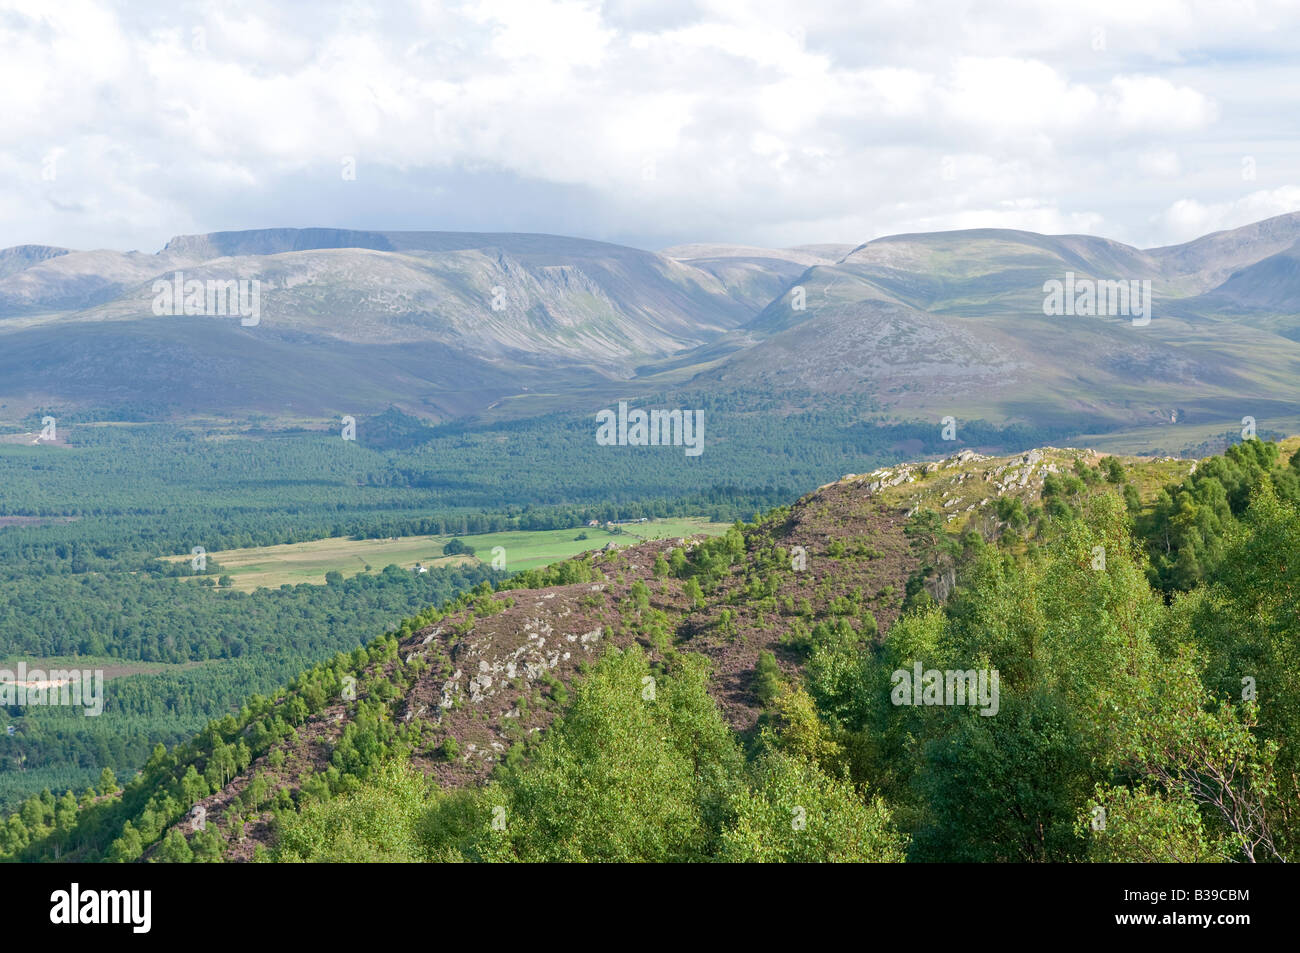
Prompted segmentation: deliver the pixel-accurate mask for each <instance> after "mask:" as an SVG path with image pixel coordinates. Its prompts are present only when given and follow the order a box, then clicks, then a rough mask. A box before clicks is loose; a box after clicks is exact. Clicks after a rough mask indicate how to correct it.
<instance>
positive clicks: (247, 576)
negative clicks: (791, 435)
mask: <svg viewBox="0 0 1300 953" xmlns="http://www.w3.org/2000/svg"><path fill="white" fill-rule="evenodd" d="M728 525H730V524H727V523H714V522H710V521H708V520H706V519H703V518H685V519H661V520H651V521H649V522H647V523H630V524H627V525H624V526H620V527H617V530H619V531H610V530H608V529H606V528H605V527H604V526H598V527H591V526H583V527H573V528H570V529H556V530H518V531H511V532H503V533H481V534H477V535H467V536H461V537H458V538H459V539H462V540H463V541H464V542H465V543H466V545H468V546H471V547H473V549H474V551H475V554H474V555H473V556H464V555H460V556H444V555H443V553H442V548H443V546H445V545H446V544H447V542H448V541H450V540H451V539H453V538H457V537H452V536H402V537H398V538H396V539H392V538H389V539H352V538H350V537H333V538H329V539H318V540H312V541H311V542H306V543H291V544H287V545H282V546H259V547H253V548H249V549H228V550H224V551H221V552H211V553H208V569H209V575H211V574H215V573H217V572H219V573H220V574H221V575H228V576H230V577H231V579H233V580H234V586H233V588H235V589H237V590H239V591H241V592H252V591H254V590H256V589H258V588H260V587H265V588H268V589H274V588H278V587H279V586H282V585H286V584H287V585H297V584H299V583H304V582H305V583H313V584H323V583H324V582H325V574H326V573H328V572H340V573H342V574H343V575H344V576H345V577H347V576H355V575H358V574H359V573H363V572H366V571H367V567H369V571H370V572H376V573H377V572H382V571H383V569H384V567H385V566H389V565H398V566H401V567H402V568H403V569H412V568H414V567H415V565H416V564H417V563H419V564H421V565H423V566H426V567H429V568H433V567H437V566H453V565H457V564H461V563H473V562H480V561H481V562H483V563H485V564H489V565H490V564H491V562H492V556H493V552H492V551H493V549H494V548H495V547H497V546H500V547H502V549H504V550H505V553H504V556H505V568H506V570H507V571H509V572H517V571H520V570H524V569H538V568H540V567H542V566H548V565H550V564H551V563H554V562H558V561H560V560H562V559H569V558H570V557H572V556H576V555H578V554H580V553H585V552H590V551H591V550H595V549H601V548H603V547H604V546H605V545H606V544H608V543H610V542H613V543H616V544H618V545H623V546H626V545H632V544H633V543H639V542H643V541H645V540H648V539H667V538H669V537H675V536H692V535H696V534H701V533H702V534H704V535H706V536H717V535H720V534H721V533H723V532H725V531H726V529H727V527H728ZM584 534H585V538H581V539H580V538H578V537H580V536H583V535H584ZM166 558H167V560H168V561H169V562H185V561H188V560H189V558H190V557H188V556H169V557H166ZM216 567H219V569H217V568H216Z"/></svg>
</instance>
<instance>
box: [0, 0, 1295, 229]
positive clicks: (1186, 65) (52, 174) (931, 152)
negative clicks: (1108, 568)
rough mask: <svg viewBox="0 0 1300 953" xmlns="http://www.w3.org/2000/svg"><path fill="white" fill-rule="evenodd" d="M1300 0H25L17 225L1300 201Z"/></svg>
mask: <svg viewBox="0 0 1300 953" xmlns="http://www.w3.org/2000/svg"><path fill="white" fill-rule="evenodd" d="M1297 51H1300V0H1297V2H1269V0H1257V2H1235V0H1226V2H1195V0H1192V2H1181V0H1088V2H1071V3H1057V2H1052V0H985V2H962V0H950V2H948V0H934V2H902V0H852V2H837V0H828V2H820V0H797V2H796V0H787V2H779V3H778V2H768V0H734V2H733V0H718V2H710V0H609V2H604V3H600V2H591V0H466V2H432V0H427V2H409V3H406V2H386V3H345V2H331V0H323V2H293V0H273V2H267V0H262V2H257V3H241V2H223V3H206V2H179V3H178V2H175V0H167V2H153V0H137V2H131V3H109V2H102V0H101V2H93V0H58V2H50V0H36V2H29V0H0V89H3V90H4V95H3V97H0V183H3V184H0V247H7V246H11V245H17V244H26V243H38V244H51V245H59V246H65V247H71V248H114V249H119V250H129V249H138V250H140V251H146V252H153V251H157V250H158V249H159V248H161V247H162V245H163V244H164V243H165V242H166V241H167V240H168V239H169V238H170V237H172V236H173V235H178V234H193V233H202V232H209V231H221V230H228V229H244V228H263V227H281V226H300V227H305V226H337V227H347V228H373V229H404V228H409V229H436V230H470V231H528V232H550V233H556V234H564V235H576V236H582V237H586V238H596V239H603V240H606V241H614V242H622V243H625V244H629V245H635V246H638V247H642V248H651V249H657V248H663V247H666V246H669V245H674V244H679V243H687V242H734V243H739V244H749V245H761V246H771V247H788V246H793V245H799V244H808V243H821V242H835V243H853V244H857V243H860V242H864V241H868V240H870V239H872V238H876V237H879V236H881V235H889V234H897V233H901V232H914V231H933V230H941V229H952V228H973V227H1007V228H1024V229H1030V230H1033V231H1039V232H1046V233H1086V234H1095V235H1104V236H1106V237H1108V238H1112V239H1116V240H1119V241H1123V242H1128V243H1130V244H1134V245H1138V246H1140V247H1149V246H1153V245H1163V244H1172V243H1176V242H1180V241H1186V240H1189V239H1191V238H1195V237H1197V236H1199V235H1202V234H1205V233H1207V232H1210V231H1214V230H1217V229H1222V228H1231V227H1235V226H1238V225H1243V224H1247V223H1249V222H1252V221H1257V220H1259V219H1262V218H1267V217H1269V216H1272V215H1278V214H1282V213H1285V212H1290V211H1297V210H1300V129H1298V127H1300V109H1297V108H1296V96H1297V92H1298V91H1300V52H1297Z"/></svg>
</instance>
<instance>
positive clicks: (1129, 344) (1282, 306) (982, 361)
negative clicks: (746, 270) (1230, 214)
mask: <svg viewBox="0 0 1300 953" xmlns="http://www.w3.org/2000/svg"><path fill="white" fill-rule="evenodd" d="M1298 222H1300V218H1297V217H1296V216H1284V217H1283V218H1282V219H1277V220H1271V221H1270V223H1260V224H1259V225H1257V226H1250V227H1248V228H1246V229H1240V230H1237V232H1234V233H1224V234H1221V235H1219V236H1209V237H1208V238H1207V239H1205V240H1200V242H1201V243H1200V244H1197V243H1190V244H1189V245H1188V246H1177V247H1175V248H1170V249H1154V250H1150V251H1142V250H1139V249H1136V248H1131V247H1129V246H1126V245H1122V244H1120V243H1117V242H1111V241H1107V240H1105V239H1098V238H1091V237H1087V236H1043V235H1036V234H1033V233H1028V232H1017V231H1010V230H1002V229H978V230H970V231H959V232H945V233H937V234H925V235H900V236H892V237H889V238H882V239H877V240H875V241H872V242H868V243H867V244H865V245H862V246H860V247H858V248H856V249H854V250H853V251H852V252H850V253H849V254H847V255H845V256H844V257H843V258H842V259H841V260H840V261H838V262H835V263H833V264H816V265H813V266H811V267H810V268H808V269H807V270H806V271H805V272H804V273H803V274H802V275H800V276H799V277H798V278H797V279H796V280H795V281H794V282H793V286H792V288H791V290H790V292H789V293H787V294H784V295H782V296H781V297H779V298H777V299H775V300H774V301H772V303H771V304H769V305H768V306H767V307H766V308H765V309H764V310H763V312H762V313H761V314H759V315H758V316H757V317H756V318H755V319H754V320H753V321H751V322H750V323H749V324H747V325H746V326H745V327H743V328H740V329H738V330H736V331H734V332H731V333H730V334H728V335H726V336H724V337H722V338H720V339H719V340H718V341H716V342H713V343H711V344H709V345H706V346H705V347H704V348H701V349H699V351H697V352H695V355H696V357H697V359H698V360H699V362H700V365H701V366H702V367H705V368H706V369H704V370H702V372H701V374H700V376H699V377H698V378H697V380H696V383H697V384H701V385H709V384H712V385H725V386H732V387H741V386H746V387H748V386H760V387H767V388H772V389H775V390H780V389H783V388H808V389H811V390H813V391H821V392H824V393H827V394H836V393H846V392H865V393H870V394H873V395H880V396H881V398H882V399H883V400H884V401H885V402H886V403H887V404H888V406H890V407H891V408H893V409H895V410H896V411H898V412H902V413H905V414H908V415H923V416H932V417H934V418H936V419H938V418H939V417H942V416H946V415H953V416H954V417H957V418H958V419H972V418H986V419H999V420H1015V421H1032V422H1034V423H1037V424H1056V423H1060V422H1062V421H1068V420H1069V419H1071V418H1074V419H1076V420H1077V422H1078V432H1103V431H1108V430H1115V429H1121V428H1130V427H1140V426H1150V425H1152V424H1156V423H1158V422H1160V421H1164V422H1166V423H1173V422H1184V423H1186V422H1193V423H1205V422H1209V421H1213V420H1216V419H1221V420H1226V421H1229V422H1231V421H1233V420H1236V419H1239V418H1240V417H1241V416H1242V415H1243V414H1249V413H1252V412H1251V410H1250V408H1251V407H1256V408H1261V411H1260V412H1261V413H1270V414H1276V413H1278V412H1279V410H1281V411H1282V412H1283V413H1284V414H1285V413H1290V414H1294V413H1295V409H1292V410H1290V411H1288V410H1287V409H1286V408H1287V407H1288V406H1291V405H1294V404H1295V402H1296V401H1297V399H1300V389H1298V388H1297V386H1296V383H1295V382H1296V379H1297V377H1296V374H1297V372H1298V371H1300V347H1297V346H1296V341H1295V340H1293V339H1292V338H1293V337H1294V336H1295V334H1294V332H1293V330H1292V329H1295V328H1300V319H1298V318H1297V317H1296V310H1297V308H1296V306H1295V305H1294V304H1292V303H1291V302H1293V301H1294V300H1295V297H1294V295H1292V294H1291V293H1290V292H1289V291H1288V290H1287V289H1288V288H1289V285H1288V284H1287V283H1286V282H1287V280H1288V279H1287V276H1288V275H1290V269H1291V267H1292V264H1293V263H1292V260H1291V258H1290V257H1288V256H1289V254H1290V253H1289V252H1282V253H1281V254H1278V255H1274V256H1273V257H1269V258H1265V260H1264V261H1261V262H1259V263H1257V264H1254V265H1252V266H1251V267H1249V268H1247V269H1244V270H1243V271H1241V272H1240V273H1238V275H1237V276H1235V277H1234V278H1233V279H1230V280H1229V281H1228V282H1227V283H1225V284H1224V285H1223V286H1222V288H1221V289H1219V290H1216V291H1214V292H1213V293H1212V294H1207V295H1205V296H1202V297H1188V296H1187V295H1188V292H1189V291H1199V290H1203V289H1205V288H1206V287H1207V286H1208V285H1210V284H1212V283H1213V282H1215V281H1216V279H1217V277H1218V276H1219V275H1220V274H1221V272H1222V271H1223V270H1224V269H1225V268H1226V267H1228V266H1227V264H1225V263H1227V262H1233V263H1236V262H1239V261H1240V260H1241V259H1243V258H1246V257H1248V256H1250V255H1260V256H1264V255H1268V254H1270V253H1271V252H1272V251H1273V250H1274V248H1275V247H1276V245H1277V244H1278V243H1279V242H1281V241H1283V240H1285V238H1286V236H1288V235H1291V234H1293V233H1295V232H1296V230H1297V228H1298V227H1300V225H1298V224H1297V223H1298ZM1210 239H1212V240H1210ZM1192 246H1195V247H1192ZM1288 247H1289V246H1288ZM1193 266H1197V267H1204V268H1205V269H1207V272H1206V273H1205V274H1201V273H1198V275H1199V277H1197V279H1196V280H1195V281H1191V280H1189V278H1188V274H1187V272H1186V269H1187V268H1189V267H1193ZM1067 274H1073V275H1074V279H1072V280H1075V281H1078V282H1080V285H1082V284H1083V283H1085V282H1089V281H1131V280H1138V281H1141V280H1146V281H1149V282H1150V288H1151V301H1150V302H1147V303H1145V304H1144V305H1143V307H1142V308H1141V309H1139V308H1136V307H1132V306H1130V311H1128V312H1125V313H1119V314H1101V315H1097V316H1092V315H1077V316H1075V315H1046V314H1044V304H1045V299H1046V295H1045V293H1044V287H1045V283H1046V282H1049V281H1052V280H1055V281H1058V282H1062V283H1064V282H1065V281H1066V280H1067ZM796 293H798V294H799V297H798V298H796ZM1228 305H1231V308H1232V310H1234V311H1235V312H1236V313H1235V314H1234V315H1232V316H1229V315H1226V314H1223V313H1221V312H1223V311H1224V310H1225V307H1226V306H1228ZM1248 308H1253V309H1256V311H1257V312H1258V311H1259V310H1260V309H1264V310H1265V311H1266V313H1267V314H1268V316H1269V318H1270V319H1269V320H1246V321H1243V320H1241V312H1242V310H1243V309H1248ZM1279 311H1285V312H1287V313H1286V314H1285V315H1283V316H1281V317H1278V316H1277V315H1278V313H1279ZM678 363H679V364H680V363H681V359H679V360H678ZM1264 408H1266V410H1265V409H1264Z"/></svg>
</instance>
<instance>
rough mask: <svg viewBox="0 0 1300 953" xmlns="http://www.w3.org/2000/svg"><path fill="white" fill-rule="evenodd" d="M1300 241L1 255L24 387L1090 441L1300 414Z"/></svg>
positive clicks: (278, 405) (369, 245)
mask: <svg viewBox="0 0 1300 953" xmlns="http://www.w3.org/2000/svg"><path fill="white" fill-rule="evenodd" d="M1298 242H1300V214H1294V215H1286V216H1280V217H1278V218H1275V219H1270V220H1268V221H1265V222H1259V223H1256V224H1254V225H1250V226H1246V227H1244V228H1240V229H1235V230H1232V231H1228V232H1220V233H1216V234H1214V235H1208V236H1205V237H1204V238H1201V239H1197V240H1196V241H1193V242H1188V243H1185V244H1183V245H1178V246H1170V247H1166V248H1155V249H1147V250H1142V249H1137V248H1133V247H1130V246H1127V245H1123V244H1121V243H1118V242H1113V241H1109V240H1106V239H1103V238H1095V237H1089V236H1080V235H1064V236H1045V235H1038V234H1034V233H1031V232H1024V231H1015V230H1009V229H974V230H966V231H955V232H942V233H932V234H913V235H897V236H890V237H886V238H880V239H876V240H874V241H871V242H867V243H866V244H863V245H860V246H857V247H856V248H849V247H847V246H836V245H819V246H812V245H810V246H803V247H800V248H792V249H764V248H752V247H748V246H739V245H726V244H719V243H713V244H695V245H682V246H676V247H673V248H669V249H665V250H664V252H663V253H660V254H655V253H651V252H646V251H640V250H637V249H632V248H626V247H622V246H617V245H611V244H608V243H604V242H596V241H586V240H581V239H572V238H562V237H557V236H548V235H528V234H485V233H453V232H396V231H348V230H339V229H328V228H315V229H263V230H257V231H247V232H219V233H213V234H210V235H199V236H182V237H178V238H176V239H173V240H172V241H171V242H169V243H168V245H167V247H166V248H164V249H163V250H162V251H161V252H159V253H158V254H157V255H143V254H140V253H138V252H130V253H126V254H120V253H117V252H107V251H95V252H65V251H64V250H62V249H44V248H36V247H33V246H24V247H22V248H19V249H11V250H9V251H8V252H5V253H3V254H4V257H2V258H0V338H3V342H4V345H5V346H4V347H3V348H0V403H6V404H7V405H8V406H9V407H10V408H16V409H17V411H18V412H20V413H22V412H29V411H31V410H33V409H35V408H38V407H43V406H54V407H58V406H66V405H68V404H72V405H85V404H101V405H102V404H109V405H122V404H130V405H135V406H138V407H150V408H153V410H154V412H155V413H158V414H164V415H165V414H184V413H189V412H193V411H194V410H195V409H203V410H205V411H207V412H217V413H226V414H232V415H233V414H239V413H244V412H248V411H258V412H264V413H271V414H276V415H286V416H290V417H295V416H296V417H304V416H305V417H312V416H315V417H328V416H334V415H338V414H342V413H357V412H360V413H374V412H378V411H381V410H382V409H383V408H384V407H385V406H388V405H390V404H392V405H395V406H398V407H400V408H402V409H403V410H406V411H409V412H413V413H417V414H422V415H425V416H429V417H434V418H438V419H447V418H453V417H461V416H466V415H474V414H479V413H509V414H510V415H511V416H513V417H520V416H527V415H528V414H529V413H541V412H546V411H551V410H555V409H557V407H565V408H569V409H571V408H572V407H573V406H574V405H575V404H576V403H581V404H583V405H586V404H588V403H590V404H592V405H594V406H600V405H602V404H606V403H608V402H609V401H611V400H614V399H618V398H620V397H624V396H627V395H628V394H646V395H649V394H663V393H671V392H674V391H681V390H684V389H685V390H692V389H694V390H699V389H704V390H718V389H720V390H723V391H726V392H731V391H736V390H757V391H759V392H763V393H767V394H769V395H771V396H772V397H774V398H776V399H778V400H781V401H784V402H786V403H789V404H791V405H792V406H799V407H814V406H819V405H822V404H825V403H827V402H834V401H835V400H836V398H837V397H838V396H840V395H843V394H846V393H855V394H865V395H868V396H870V397H871V398H872V399H873V400H875V401H876V402H877V404H878V405H879V406H880V407H881V408H882V412H883V413H884V414H885V415H886V416H891V417H894V418H903V419H910V420H930V419H933V420H938V419H941V418H943V417H945V416H952V417H954V418H956V419H957V420H959V421H970V420H986V421H989V422H992V423H996V424H998V425H1004V424H1020V425H1029V426H1034V427H1039V428H1050V429H1051V430H1053V431H1065V432H1071V433H1076V434H1084V433H1092V434H1105V433H1125V432H1127V433H1149V432H1150V431H1151V430H1152V428H1162V427H1168V426H1172V425H1187V426H1188V427H1197V428H1201V430H1204V429H1205V428H1211V429H1213V428H1221V427H1223V426H1226V424H1227V423H1232V422H1236V421H1240V420H1241V419H1242V418H1243V417H1245V416H1253V417H1255V418H1256V419H1257V420H1260V421H1262V420H1264V419H1265V418H1267V419H1268V420H1269V422H1270V423H1269V425H1270V426H1271V427H1272V428H1273V429H1274V430H1278V431H1280V430H1291V429H1294V428H1295V427H1297V426H1300V388H1298V387H1297V384H1296V381H1297V379H1298V378H1300V314H1298V313H1297V306H1296V305H1295V304H1294V302H1295V300H1296V297H1295V291H1296V288H1295V287H1293V286H1295V285H1296V281H1295V278H1296V275H1297V273H1298V272H1297V267H1296V254H1297V253H1296V251H1295V249H1296V247H1298V246H1297V243H1298ZM177 273H181V274H183V276H184V277H185V278H187V279H198V280H200V281H225V280H232V279H246V280H250V281H251V280H256V281H257V282H259V288H260V296H259V303H260V314H259V316H258V319H257V321H256V322H255V326H253V327H245V326H242V325H241V322H240V321H238V320H236V319H235V317H234V316H232V315H209V314H204V315H192V316H188V317H175V316H172V315H170V314H166V315H162V316H157V315H155V314H154V313H153V311H154V308H153V299H154V291H153V288H154V282H155V281H156V280H158V279H160V278H162V279H167V278H171V277H173V276H174V275H175V274H177ZM1069 276H1073V278H1071V277H1069ZM1052 281H1056V282H1062V283H1069V282H1071V281H1073V282H1078V283H1079V284H1080V286H1082V285H1084V284H1090V283H1094V282H1095V283H1100V282H1108V283H1112V282H1148V283H1149V288H1150V294H1149V299H1150V300H1147V298H1148V295H1147V294H1146V293H1145V286H1144V285H1139V286H1138V287H1139V288H1140V289H1141V290H1142V294H1141V298H1140V299H1135V300H1132V301H1129V302H1128V304H1127V309H1126V310H1125V309H1120V310H1121V311H1122V313H1101V314H1097V315H1095V316H1094V315H1092V314H1084V313H1081V314H1077V315H1071V314H1045V313H1044V309H1045V304H1046V299H1047V294H1046V293H1045V287H1047V283H1048V282H1052ZM1099 287H1100V286H1099ZM1103 310H1104V309H1103ZM796 395H797V396H796ZM496 408H503V409H496ZM1201 430H1198V431H1197V432H1196V433H1195V434H1190V433H1189V435H1188V439H1187V440H1186V441H1185V442H1184V443H1183V444H1182V445H1185V446H1191V445H1194V444H1196V443H1198V442H1200V441H1201V440H1204V439H1205V438H1206V436H1207V433H1205V432H1201ZM1053 439H1055V438H1053ZM1179 439H1180V438H1178V437H1176V436H1175V437H1169V438H1166V437H1165V436H1164V435H1159V436H1158V438H1153V439H1152V441H1151V442H1150V443H1149V445H1150V446H1177V445H1179V444H1178V440H1179Z"/></svg>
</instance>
